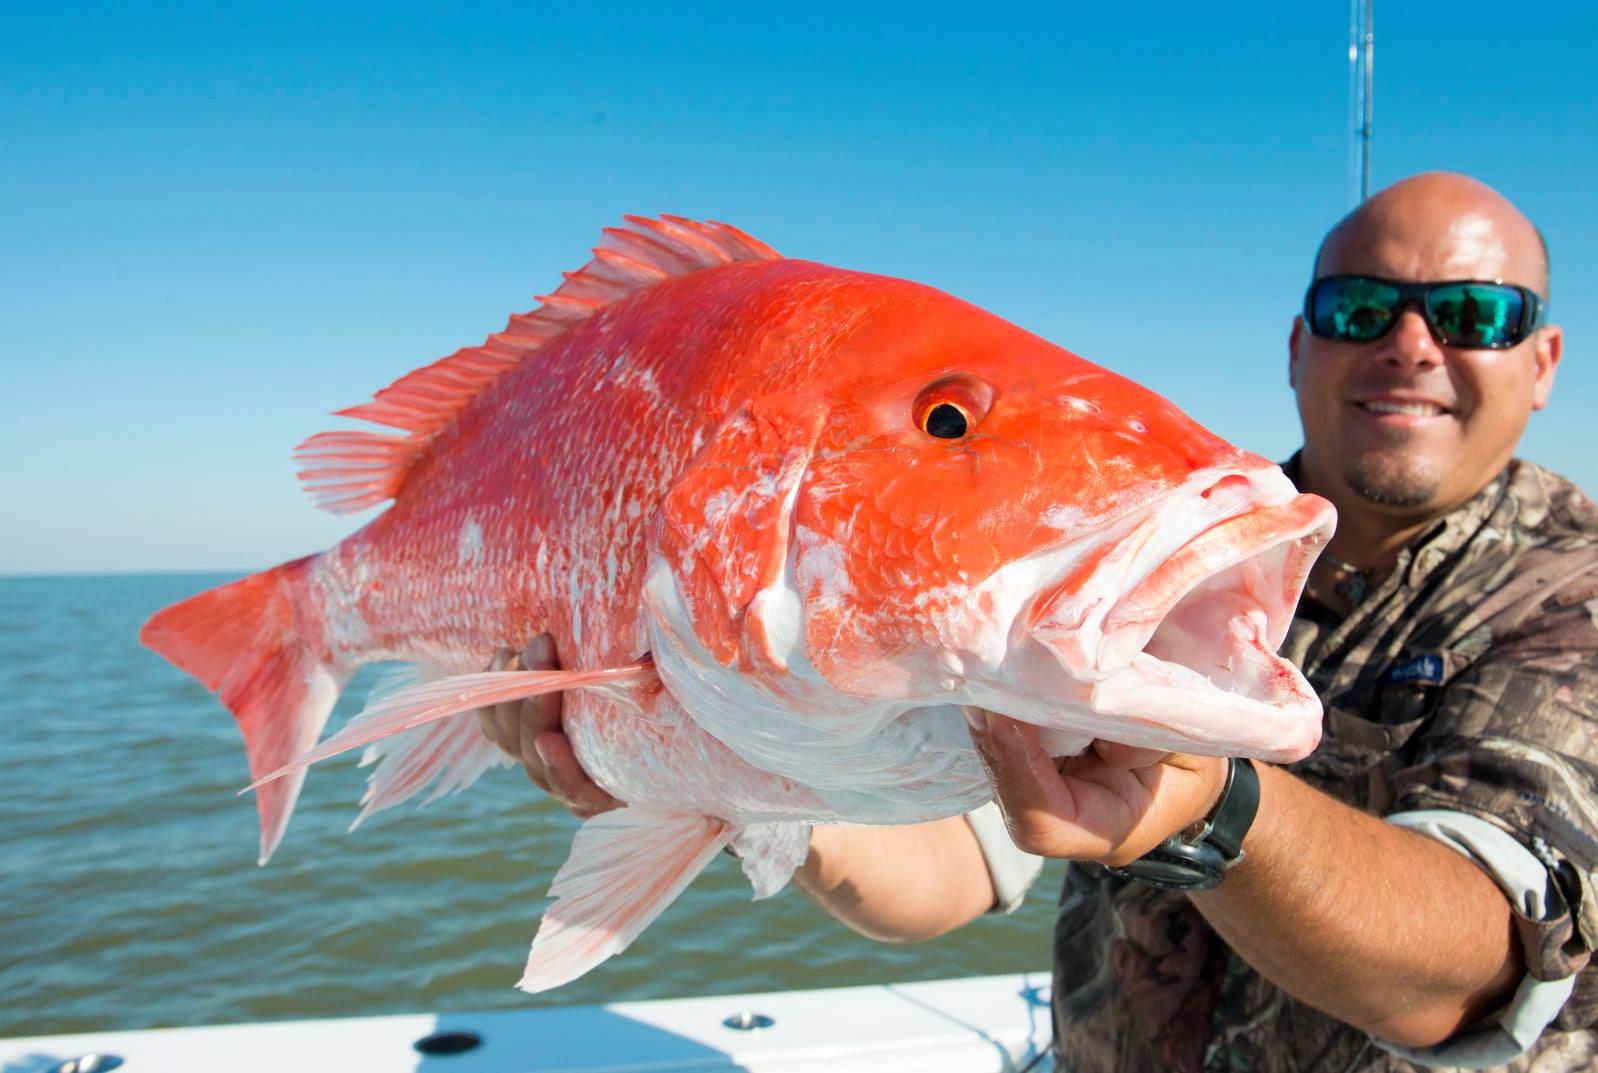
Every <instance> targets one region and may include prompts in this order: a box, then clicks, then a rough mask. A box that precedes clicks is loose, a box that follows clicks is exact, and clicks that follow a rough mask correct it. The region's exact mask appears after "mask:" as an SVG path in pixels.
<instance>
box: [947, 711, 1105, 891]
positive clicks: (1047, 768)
mask: <svg viewBox="0 0 1598 1073" xmlns="http://www.w3.org/2000/svg"><path fill="white" fill-rule="evenodd" d="M985 715H986V718H985V719H978V720H974V721H972V724H971V743H972V744H973V745H974V746H976V750H977V755H978V756H979V757H980V758H981V760H982V766H983V769H984V770H985V771H986V772H987V775H988V782H989V783H991V784H992V786H993V794H994V799H995V800H996V801H997V802H998V804H999V808H1000V811H1002V812H1003V813H1004V819H1005V824H1006V825H1007V826H1008V827H1009V830H1010V838H1011V839H1012V840H1013V841H1014V842H1015V844H1016V845H1017V846H1019V847H1020V848H1021V849H1024V850H1026V851H1027V852H1029V853H1037V854H1041V855H1043V856H1045V857H1063V858H1067V859H1077V860H1080V859H1092V858H1094V857H1097V856H1099V855H1100V854H1102V853H1105V852H1108V851H1109V850H1110V849H1111V848H1112V847H1113V842H1112V840H1111V838H1110V836H1108V835H1106V834H1105V833H1103V832H1101V831H1095V830H1093V829H1091V827H1089V826H1084V825H1083V824H1082V823H1081V822H1080V820H1081V816H1080V812H1081V802H1080V801H1079V800H1078V797H1077V795H1076V793H1074V792H1073V788H1074V787H1075V786H1076V785H1077V784H1078V783H1079V781H1080V780H1079V779H1078V778H1076V777H1075V776H1073V775H1071V774H1069V773H1068V772H1069V765H1067V767H1066V769H1065V771H1064V772H1062V769H1061V768H1057V767H1056V766H1055V761H1054V759H1053V758H1052V757H1050V756H1049V754H1048V751H1047V750H1045V749H1044V748H1043V746H1042V745H1041V744H1040V743H1039V741H1038V731H1037V728H1036V727H1034V726H1031V725H1029V724H1026V723H1020V722H1017V721H1015V720H1013V719H1006V718H1005V717H1004V716H1001V715H995V714H993V713H985Z"/></svg>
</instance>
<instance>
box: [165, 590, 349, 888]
mask: <svg viewBox="0 0 1598 1073" xmlns="http://www.w3.org/2000/svg"><path fill="white" fill-rule="evenodd" d="M310 561H311V560H310V559H308V558H307V559H298V560H295V561H294V562H291V563H284V564H283V565H282V566H276V567H273V568H272V569H270V570H266V571H263V572H261V573H259V574H252V575H251V576H249V577H246V578H240V579H239V580H238V581H235V582H232V583H231V584H228V585H223V586H221V587H220V588H215V589H211V590H209V591H208V592H202V593H200V594H199V595H198V596H192V597H190V598H189V599H187V600H184V601H183V602H182V603H176V604H173V605H172V606H171V607H167V608H163V609H162V610H160V611H157V612H156V613H155V614H154V615H152V616H151V617H150V621H148V622H146V623H145V624H144V628H143V629H142V630H140V631H139V640H141V641H143V642H144V643H145V644H146V645H148V646H149V647H150V648H152V649H154V650H155V651H156V652H157V653H159V654H160V655H161V656H163V657H165V658H166V659H168V660H170V661H171V662H172V663H174V664H176V665H177V666H178V667H180V668H182V669H183V670H185V671H187V672H188V673H189V674H192V675H193V676H194V677H195V678H198V679H199V680H200V681H201V682H203V683H204V684H205V687H206V688H207V689H210V690H212V691H213V692H216V693H218V694H219V697H218V699H219V700H221V702H222V704H223V706H224V707H226V708H227V710H228V711H230V712H232V713H233V718H234V719H235V720H236V721H237V722H238V725H239V730H240V732H241V733H243V735H244V749H245V751H246V753H248V755H249V761H250V773H251V775H252V776H255V777H256V778H259V777H260V776H262V775H265V774H266V773H267V772H269V771H275V770H276V769H278V768H281V767H283V766H284V765H285V764H287V763H288V762H289V761H291V760H293V759H294V758H295V757H297V756H299V755H300V754H301V753H304V752H305V751H306V750H307V749H309V748H310V747H311V746H312V745H315V744H316V739H317V737H318V736H319V735H320V734H321V732H322V726H323V724H325V723H326V722H327V716H328V713H329V712H331V711H332V710H333V702H334V701H336V700H337V699H338V694H339V689H340V688H341V685H342V683H341V682H340V681H339V678H338V676H337V675H336V674H335V673H334V671H333V669H332V668H331V667H330V666H328V665H327V664H326V663H325V662H323V656H322V652H321V647H322V646H321V644H320V642H319V640H318V639H314V638H302V637H300V636H299V635H298V633H297V631H296V625H295V616H294V601H295V598H296V595H297V592H298V590H299V589H300V587H301V586H302V585H303V579H304V575H305V572H306V570H307V567H308V564H309V563H310ZM304 781H305V772H304V771H303V770H300V771H296V772H294V773H293V774H291V775H289V776H288V777H286V778H283V779H280V780H278V781H276V782H273V783H270V784H267V785H265V786H263V787H261V789H260V791H259V792H258V793H257V794H256V797H255V807H256V810H257V811H258V812H259V814H260V817H261V856H260V861H261V863H262V864H265V863H266V861H267V859H268V858H270V857H271V856H272V851H273V850H275V849H276V848H277V844H278V842H280V841H281V840H282V838H283V830H284V828H285V827H287V826H288V822H289V815H290V814H291V813H292V812H293V811H294V802H295V800H296V799H297V798H298V797H299V795H300V786H301V784H302V783H303V782H304Z"/></svg>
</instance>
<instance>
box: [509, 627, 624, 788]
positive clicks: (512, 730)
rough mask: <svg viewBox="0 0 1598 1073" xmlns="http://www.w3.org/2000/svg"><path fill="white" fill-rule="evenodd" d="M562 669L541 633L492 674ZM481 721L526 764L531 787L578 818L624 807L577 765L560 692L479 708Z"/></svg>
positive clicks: (549, 641) (548, 639)
mask: <svg viewBox="0 0 1598 1073" xmlns="http://www.w3.org/2000/svg"><path fill="white" fill-rule="evenodd" d="M559 667H560V663H559V661H558V659H557V656H556V653H555V643H554V640H553V638H551V637H550V636H549V635H548V634H539V635H538V636H537V637H535V638H533V639H532V640H531V641H529V642H528V643H527V645H526V647H524V648H523V649H522V650H521V651H520V652H518V651H516V650H515V649H510V648H503V649H500V650H499V651H498V652H496V653H494V657H493V659H492V660H491V661H490V662H489V670H493V671H512V670H528V671H549V670H558V669H559ZM477 722H478V726H480V727H481V728H482V731H483V735H484V737H486V738H488V740H489V741H492V742H493V743H494V744H495V745H496V746H498V747H499V748H500V749H501V750H503V751H504V752H505V753H507V754H508V755H509V756H510V757H511V759H513V760H516V761H517V762H519V763H520V764H521V765H522V768H523V769H524V770H525V771H526V772H527V777H528V778H529V779H531V780H532V782H533V785H535V786H537V787H538V788H539V789H540V790H543V791H544V792H545V793H547V794H549V796H550V797H553V798H554V799H555V800H556V801H559V802H560V803H561V804H562V805H564V806H566V808H567V809H569V810H570V811H571V812H572V813H573V814H574V815H576V816H578V817H579V818H581V819H588V818H589V817H590V816H595V815H597V814H599V813H601V812H607V811H609V810H610V809H614V808H621V807H622V806H623V804H624V803H623V802H621V801H618V800H617V799H616V798H614V797H612V796H611V795H610V794H608V793H606V792H605V791H604V790H603V789H601V788H600V786H599V784H598V783H596V782H594V781H593V780H592V779H590V778H589V777H588V774H587V773H586V772H585V771H583V768H582V765H581V764H580V763H578V761H577V754H576V753H575V752H574V751H573V750H572V746H571V742H570V741H569V740H568V739H567V737H566V735H565V733H564V731H563V730H562V729H561V695H560V694H559V693H547V694H544V695H542V696H537V697H529V698H528V699H526V700H518V701H510V702H508V703H505V704H496V705H493V706H492V707H489V708H481V709H478V712H477Z"/></svg>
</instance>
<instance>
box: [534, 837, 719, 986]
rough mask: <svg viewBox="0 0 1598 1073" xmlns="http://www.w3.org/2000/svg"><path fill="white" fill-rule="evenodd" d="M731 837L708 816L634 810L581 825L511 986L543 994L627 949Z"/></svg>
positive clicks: (556, 875) (551, 887)
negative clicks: (524, 962) (518, 975)
mask: <svg viewBox="0 0 1598 1073" xmlns="http://www.w3.org/2000/svg"><path fill="white" fill-rule="evenodd" d="M733 834H734V829H733V828H732V827H731V826H730V825H729V824H727V823H726V822H724V821H722V820H718V819H713V818H712V817H709V816H699V815H693V814H690V813H681V812H660V811H653V810H645V809H638V808H621V809H615V810H613V811H611V812H604V813H601V814H600V815H598V816H595V817H593V818H592V819H590V820H588V821H587V822H585V823H584V824H583V825H582V827H581V828H580V829H579V830H578V831H577V837H576V838H574V839H573V840H572V849H571V856H569V857H567V858H566V863H565V864H563V865H561V868H560V871H559V872H557V873H556V874H555V882H554V883H553V884H552V885H551V886H550V888H549V893H550V894H551V895H553V896H554V898H555V902H554V904H553V905H551V906H550V907H549V909H548V911H547V912H545V913H544V920H543V923H542V924H540V925H539V928H538V935H537V936H536V937H534V939H533V949H532V951H531V953H529V954H528V956H527V971H526V973H525V974H524V975H523V976H522V978H521V980H520V981H519V982H518V983H517V985H516V986H517V987H520V988H521V989H522V990H523V991H547V990H549V989H550V988H552V987H559V986H560V985H561V984H564V983H567V982H569V981H571V980H575V979H576V978H577V977H579V976H581V975H582V974H583V973H585V972H587V971H588V970H589V969H591V968H593V967H594V966H595V965H598V964H599V963H600V962H602V961H604V960H605V959H606V958H609V957H611V956H612V955H613V954H619V953H621V952H622V951H623V950H625V949H627V946H628V944H629V943H631V942H632V941H633V939H635V938H637V936H638V934H639V933H640V932H642V931H643V930H644V929H645V928H646V927H648V926H649V924H650V922H651V921H653V920H654V919H655V918H656V917H658V916H659V915H660V914H661V911H662V910H664V909H665V908H666V907H667V906H668V905H670V904H671V903H672V902H673V901H675V900H676V898H677V895H679V894H681V893H682V891H683V888H685V887H687V886H688V884H689V883H690V882H692V881H693V878H694V877H695V876H697V875H698V874H699V873H700V872H701V871H703V870H704V867H705V865H707V864H709V863H710V862H711V861H712V860H714V859H715V856H716V854H717V853H719V852H721V849H722V847H723V846H725V845H727V843H728V842H729V841H730V840H731V839H732V837H733Z"/></svg>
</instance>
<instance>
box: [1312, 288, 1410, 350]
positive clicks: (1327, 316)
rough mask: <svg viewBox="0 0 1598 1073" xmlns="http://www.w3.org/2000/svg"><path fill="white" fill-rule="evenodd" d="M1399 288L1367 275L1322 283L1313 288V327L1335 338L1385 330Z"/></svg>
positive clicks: (1370, 335) (1369, 335)
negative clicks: (1379, 281) (1365, 277)
mask: <svg viewBox="0 0 1598 1073" xmlns="http://www.w3.org/2000/svg"><path fill="white" fill-rule="evenodd" d="M1398 301H1399V294H1398V291H1397V290H1395V289H1394V288H1392V287H1389V286H1387V285H1386V284H1383V283H1378V282H1377V281H1375V280H1370V279H1345V280H1335V281H1331V282H1328V283H1324V284H1322V285H1321V286H1320V288H1319V289H1317V290H1316V292H1315V309H1314V313H1315V329H1316V331H1317V332H1318V333H1320V334H1322V335H1329V336H1332V337H1333V338H1337V339H1374V338H1376V337H1377V336H1378V335H1381V334H1382V332H1384V331H1386V330H1387V325H1388V322H1389V321H1391V320H1392V319H1393V314H1394V311H1395V309H1396V307H1397V305H1398Z"/></svg>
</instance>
